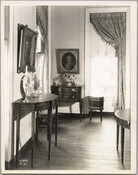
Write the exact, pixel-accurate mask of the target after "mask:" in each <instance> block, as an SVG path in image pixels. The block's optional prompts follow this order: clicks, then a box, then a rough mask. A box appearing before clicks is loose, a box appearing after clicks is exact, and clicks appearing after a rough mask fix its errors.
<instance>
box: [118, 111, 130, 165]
mask: <svg viewBox="0 0 138 175" xmlns="http://www.w3.org/2000/svg"><path fill="white" fill-rule="evenodd" d="M115 117H116V122H117V144H116V149H117V150H118V143H119V126H121V161H122V163H123V160H124V135H125V128H127V129H130V110H129V109H124V110H118V111H116V112H115Z"/></svg>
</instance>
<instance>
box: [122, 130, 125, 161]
mask: <svg viewBox="0 0 138 175" xmlns="http://www.w3.org/2000/svg"><path fill="white" fill-rule="evenodd" d="M124 136H125V130H124V128H123V127H121V161H122V164H123V161H124Z"/></svg>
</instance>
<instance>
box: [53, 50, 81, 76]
mask: <svg viewBox="0 0 138 175" xmlns="http://www.w3.org/2000/svg"><path fill="white" fill-rule="evenodd" d="M56 60H57V72H58V74H60V73H61V74H62V73H73V74H78V73H79V49H56Z"/></svg>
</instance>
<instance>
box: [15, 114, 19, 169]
mask: <svg viewBox="0 0 138 175" xmlns="http://www.w3.org/2000/svg"><path fill="white" fill-rule="evenodd" d="M16 116H17V123H16V167H18V162H19V155H18V152H19V139H20V114H19V112H17V114H16Z"/></svg>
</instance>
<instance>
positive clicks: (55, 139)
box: [55, 105, 58, 146]
mask: <svg viewBox="0 0 138 175" xmlns="http://www.w3.org/2000/svg"><path fill="white" fill-rule="evenodd" d="M55 122H56V127H55V146H57V129H58V105H56V121H55Z"/></svg>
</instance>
